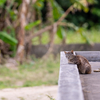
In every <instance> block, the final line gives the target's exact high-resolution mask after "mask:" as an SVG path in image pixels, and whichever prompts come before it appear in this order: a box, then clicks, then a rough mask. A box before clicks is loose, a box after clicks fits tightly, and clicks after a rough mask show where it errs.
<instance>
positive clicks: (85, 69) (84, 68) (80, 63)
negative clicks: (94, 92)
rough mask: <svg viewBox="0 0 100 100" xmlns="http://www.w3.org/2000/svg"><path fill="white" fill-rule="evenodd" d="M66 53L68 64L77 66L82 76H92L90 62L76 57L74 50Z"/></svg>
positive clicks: (81, 57) (78, 56)
mask: <svg viewBox="0 0 100 100" xmlns="http://www.w3.org/2000/svg"><path fill="white" fill-rule="evenodd" d="M64 52H65V55H66V57H67V58H68V63H71V64H77V68H78V70H79V73H80V74H90V73H91V65H90V63H89V62H88V60H87V59H86V58H85V57H83V56H80V55H74V54H73V50H72V51H70V52H66V51H64Z"/></svg>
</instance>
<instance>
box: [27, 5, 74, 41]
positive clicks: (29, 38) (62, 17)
mask: <svg viewBox="0 0 100 100" xmlns="http://www.w3.org/2000/svg"><path fill="white" fill-rule="evenodd" d="M72 9H73V5H72V6H70V7H69V8H68V9H67V10H66V11H65V13H64V14H63V15H62V16H61V17H60V19H59V20H58V21H57V22H55V23H53V25H50V26H47V27H45V28H43V29H41V30H39V31H38V32H36V33H35V34H31V35H30V36H29V37H27V39H26V40H25V41H26V42H28V41H29V40H31V39H32V38H34V37H36V36H39V35H41V34H42V33H43V32H45V31H48V30H50V29H52V27H53V26H54V24H57V25H59V24H60V22H61V21H62V20H63V19H64V18H65V17H66V16H67V15H68V14H69V12H70V11H71V10H72Z"/></svg>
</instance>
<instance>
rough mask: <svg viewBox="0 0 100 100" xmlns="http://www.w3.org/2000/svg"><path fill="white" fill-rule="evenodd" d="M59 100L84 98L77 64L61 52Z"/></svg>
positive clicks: (82, 99)
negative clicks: (69, 61)
mask: <svg viewBox="0 0 100 100" xmlns="http://www.w3.org/2000/svg"><path fill="white" fill-rule="evenodd" d="M60 55H61V58H60V72H59V81H58V97H57V100H84V98H83V92H82V87H81V82H80V77H79V73H78V69H77V66H76V65H74V64H68V60H67V58H66V57H65V53H64V52H61V54H60Z"/></svg>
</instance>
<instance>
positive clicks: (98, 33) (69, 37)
mask: <svg viewBox="0 0 100 100" xmlns="http://www.w3.org/2000/svg"><path fill="white" fill-rule="evenodd" d="M84 33H85V35H86V36H87V38H88V39H89V41H91V42H92V43H100V38H99V37H100V30H95V29H92V30H87V31H85V32H84ZM48 42H49V35H48V32H45V33H43V34H42V44H47V43H48ZM61 42H62V40H61V39H60V38H59V37H58V36H57V35H56V36H55V42H54V43H55V44H61ZM66 43H67V44H72V43H86V40H85V39H84V38H83V37H82V36H81V35H80V34H79V33H76V32H75V31H71V30H70V31H66ZM33 44H34V45H38V44H39V42H38V37H36V38H34V39H33Z"/></svg>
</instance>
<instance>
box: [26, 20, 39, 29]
mask: <svg viewBox="0 0 100 100" xmlns="http://www.w3.org/2000/svg"><path fill="white" fill-rule="evenodd" d="M40 23H41V20H37V21H35V22H32V23H29V24H27V25H26V26H25V30H31V29H32V28H33V27H35V26H37V25H39V24H40Z"/></svg>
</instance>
